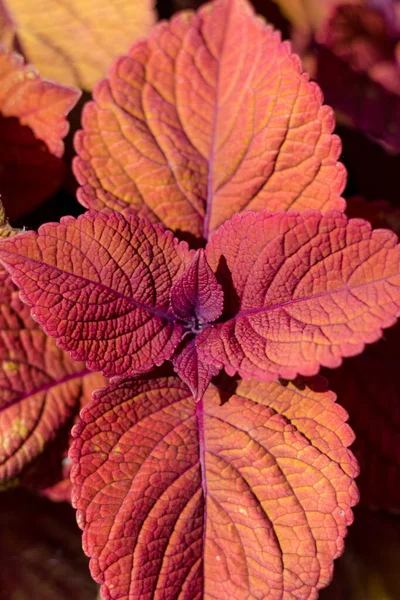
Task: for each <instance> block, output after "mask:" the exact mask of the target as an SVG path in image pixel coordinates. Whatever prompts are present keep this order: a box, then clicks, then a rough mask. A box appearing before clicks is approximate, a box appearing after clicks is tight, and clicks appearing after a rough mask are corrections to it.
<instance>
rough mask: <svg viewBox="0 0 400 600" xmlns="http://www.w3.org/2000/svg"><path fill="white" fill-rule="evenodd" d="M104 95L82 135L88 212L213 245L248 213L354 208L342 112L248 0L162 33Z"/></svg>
mask: <svg viewBox="0 0 400 600" xmlns="http://www.w3.org/2000/svg"><path fill="white" fill-rule="evenodd" d="M94 98H95V102H94V103H89V104H88V105H87V106H86V107H85V111H84V114H83V126H84V130H83V131H82V132H80V133H79V134H78V135H77V137H76V138H75V139H76V149H77V152H78V154H79V158H78V159H77V160H76V163H75V173H76V175H77V178H78V180H79V182H80V184H81V186H82V187H81V190H80V192H79V194H80V195H79V198H80V200H81V202H82V204H84V206H87V207H90V208H94V209H102V208H108V209H114V210H117V211H123V212H130V211H133V212H135V213H139V214H140V215H143V216H146V217H147V218H149V219H150V220H152V221H161V222H162V223H163V224H164V225H165V226H166V227H168V228H170V229H173V230H174V231H180V232H181V233H182V232H183V233H184V234H192V235H195V236H197V237H204V238H207V237H208V233H209V232H210V231H213V230H214V229H216V228H217V227H218V226H219V225H220V224H221V223H223V222H224V221H225V220H226V219H228V218H230V217H231V216H232V215H233V214H234V213H235V212H237V211H241V210H244V209H253V210H261V209H264V208H270V209H271V210H277V209H286V208H288V207H290V206H292V207H296V208H297V209H299V210H304V209H306V208H315V209H323V210H328V209H333V208H337V209H339V210H343V207H344V201H343V200H342V199H341V198H340V196H339V195H340V193H341V191H342V189H343V186H344V181H345V172H344V168H343V166H342V165H340V164H339V163H337V158H338V156H339V153H340V142H339V139H338V138H337V137H336V136H332V130H333V127H334V119H333V114H332V111H331V110H330V108H328V107H326V106H321V103H322V96H321V92H320V90H319V88H318V87H317V86H316V85H315V84H314V83H309V81H308V77H307V76H306V75H301V74H300V64H299V61H298V59H297V58H296V57H295V56H293V55H291V54H290V50H289V46H288V45H287V44H286V43H284V44H281V43H280V41H279V34H278V33H277V32H274V31H273V30H272V29H271V28H270V27H268V26H266V25H265V24H264V23H263V22H262V21H261V20H260V19H258V18H256V17H255V16H254V14H253V12H252V10H251V8H250V7H249V5H248V4H247V3H246V2H245V1H244V0H232V1H227V0H217V2H214V3H212V4H210V5H208V6H206V7H204V8H202V9H200V11H199V12H198V13H197V14H192V13H180V14H179V15H177V16H175V17H174V18H173V19H172V21H171V23H170V24H168V23H162V24H159V25H157V26H156V27H155V28H154V29H153V30H152V33H151V35H150V38H149V41H148V42H144V43H138V44H136V45H135V46H133V47H132V49H131V51H130V53H129V55H127V56H124V57H122V58H120V59H119V60H118V61H117V62H116V63H115V64H114V66H113V67H112V69H111V71H110V73H109V77H108V79H107V80H105V81H102V82H101V83H99V84H98V85H97V86H96V88H95V91H94Z"/></svg>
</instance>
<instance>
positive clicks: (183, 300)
mask: <svg viewBox="0 0 400 600" xmlns="http://www.w3.org/2000/svg"><path fill="white" fill-rule="evenodd" d="M223 302H224V294H223V291H222V288H221V286H220V284H219V283H218V281H217V278H216V277H215V274H214V273H213V271H212V270H211V268H210V265H209V264H208V262H207V259H206V257H205V254H204V250H202V249H201V250H198V251H197V252H196V254H195V255H194V257H193V258H192V261H191V263H190V265H189V266H188V267H187V269H186V271H185V272H184V273H183V274H182V275H181V276H180V277H179V279H178V280H177V281H175V283H174V285H173V286H172V288H171V308H172V310H173V312H174V314H175V315H176V316H177V317H178V318H180V319H189V320H190V319H193V318H194V319H196V320H197V321H199V322H200V323H209V322H210V321H215V320H216V319H218V317H219V316H220V315H221V313H222V307H223Z"/></svg>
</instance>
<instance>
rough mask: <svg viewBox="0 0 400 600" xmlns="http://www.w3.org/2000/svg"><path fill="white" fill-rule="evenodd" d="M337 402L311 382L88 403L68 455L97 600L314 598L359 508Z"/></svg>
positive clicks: (165, 384)
mask: <svg viewBox="0 0 400 600" xmlns="http://www.w3.org/2000/svg"><path fill="white" fill-rule="evenodd" d="M334 400H335V397H334V395H333V394H332V393H331V392H328V391H326V389H325V387H324V386H323V384H322V382H321V380H314V381H310V382H307V381H303V380H299V381H298V382H297V383H296V384H289V383H287V384H284V385H283V384H281V383H278V382H276V383H269V384H265V383H258V382H255V381H251V382H240V383H239V384H238V386H237V389H236V390H235V391H233V390H232V391H230V392H229V391H225V392H221V391H220V390H217V389H216V388H211V389H209V390H208V391H207V392H206V395H205V397H204V399H203V400H202V401H200V402H198V403H195V401H194V399H193V398H192V397H191V395H190V394H189V392H188V390H187V388H186V387H185V386H184V385H183V384H182V383H181V382H180V381H179V379H177V378H175V377H163V378H157V377H156V376H153V377H152V378H149V379H142V380H132V379H131V380H124V381H122V382H120V383H118V384H115V385H111V386H109V387H108V388H105V389H103V390H101V391H98V392H96V394H95V399H94V400H93V401H92V402H91V403H90V404H88V405H87V406H86V408H85V409H84V410H83V411H82V422H81V423H80V424H79V425H77V426H76V427H75V428H74V431H73V434H74V436H75V437H76V440H75V442H74V445H73V447H72V450H71V453H70V454H71V457H72V459H73V461H74V462H75V465H74V466H73V469H72V478H73V482H74V486H75V491H74V496H73V502H74V504H75V506H76V507H77V509H78V522H79V524H80V526H81V527H82V528H83V529H84V548H85V551H86V552H87V553H88V555H89V556H91V571H92V574H93V576H94V578H95V579H96V580H97V581H99V582H100V583H103V584H104V585H103V588H102V592H103V595H104V597H105V598H107V599H108V600H113V599H117V598H118V600H128V598H136V599H137V600H142V599H143V600H144V599H145V598H149V597H155V598H158V597H159V598H161V597H163V598H168V599H171V600H172V599H176V598H178V596H179V598H182V599H187V600H194V599H200V598H202V599H204V600H211V599H212V598H230V599H232V600H243V598H244V597H246V598H247V597H248V598H268V599H269V600H274V599H275V600H278V599H279V600H280V599H281V598H289V597H293V598H308V599H312V598H316V597H317V591H316V590H318V589H320V588H321V587H324V586H325V585H327V583H328V582H329V581H330V578H331V574H332V560H333V558H335V557H336V556H338V555H339V554H340V553H341V552H342V549H343V537H344V535H345V533H346V526H347V525H348V524H349V523H350V522H351V520H352V514H351V510H350V507H351V506H352V505H353V504H354V503H355V502H356V501H357V489H356V486H355V484H354V482H353V477H354V476H355V475H356V474H357V465H356V462H355V460H354V457H353V456H352V454H351V452H350V451H349V450H348V449H347V446H348V445H349V444H350V443H351V442H352V440H353V434H352V432H351V430H350V428H349V427H348V425H346V423H345V420H346V417H347V415H346V413H345V411H343V410H342V409H341V408H340V407H339V406H338V405H336V404H335V402H334Z"/></svg>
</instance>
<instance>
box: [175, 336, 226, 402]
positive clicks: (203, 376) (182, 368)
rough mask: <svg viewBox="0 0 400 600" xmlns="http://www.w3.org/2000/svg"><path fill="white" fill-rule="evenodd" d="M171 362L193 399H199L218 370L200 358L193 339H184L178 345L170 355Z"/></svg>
mask: <svg viewBox="0 0 400 600" xmlns="http://www.w3.org/2000/svg"><path fill="white" fill-rule="evenodd" d="M172 364H173V366H174V370H175V372H176V373H177V374H178V375H179V377H180V378H181V379H182V381H184V382H185V383H186V385H187V386H188V387H189V389H190V391H191V392H192V394H193V396H194V398H195V400H200V399H201V398H202V397H203V396H204V392H205V391H206V389H207V387H208V385H209V383H210V381H211V378H212V377H213V376H214V375H218V373H219V371H220V369H216V368H215V367H214V366H213V365H208V364H207V363H206V362H205V361H203V360H201V358H200V357H199V354H198V352H197V348H196V340H195V339H189V340H185V341H184V342H183V345H182V347H178V349H177V351H176V353H175V354H174V356H173V357H172Z"/></svg>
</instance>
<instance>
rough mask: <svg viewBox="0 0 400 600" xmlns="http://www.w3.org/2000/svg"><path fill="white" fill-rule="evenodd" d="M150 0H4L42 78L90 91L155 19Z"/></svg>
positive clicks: (24, 45)
mask: <svg viewBox="0 0 400 600" xmlns="http://www.w3.org/2000/svg"><path fill="white" fill-rule="evenodd" d="M153 5H154V3H153V1H152V0H140V1H139V0H137V1H135V2H130V1H129V0H68V2H63V1H62V0H40V3H39V4H38V3H37V2H34V1H33V0H5V6H6V8H7V9H8V12H9V16H10V17H11V19H12V21H13V24H14V27H15V31H16V33H17V35H18V39H19V42H20V44H21V46H22V48H23V50H24V53H25V54H26V56H27V57H28V59H29V60H30V61H31V62H32V63H33V64H35V65H36V66H37V67H38V68H39V69H40V72H41V73H42V75H43V76H45V77H48V78H49V79H53V80H55V81H60V82H61V83H64V84H69V85H76V86H78V87H83V88H85V89H87V90H90V89H91V88H92V86H93V84H94V83H95V82H96V81H98V80H99V79H100V78H101V77H104V75H105V74H106V72H107V69H108V67H109V66H110V64H111V62H112V59H113V58H115V57H116V56H118V54H121V53H122V52H125V51H126V50H127V49H128V48H129V46H130V44H131V43H132V42H133V41H134V40H135V39H137V38H139V37H142V36H146V35H147V33H148V31H149V29H150V27H151V26H152V24H153V22H154V20H155V13H154V11H153Z"/></svg>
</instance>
